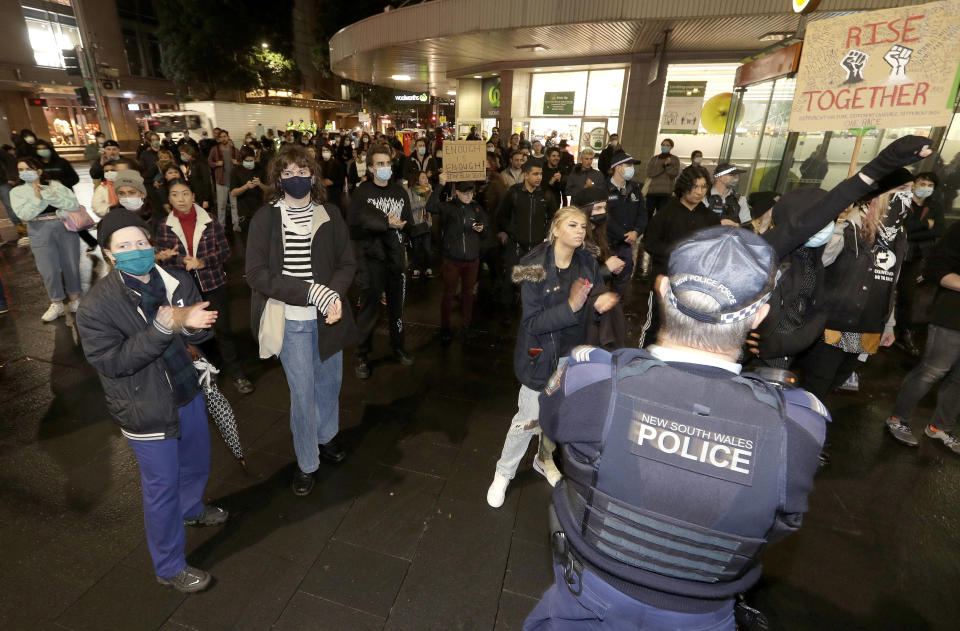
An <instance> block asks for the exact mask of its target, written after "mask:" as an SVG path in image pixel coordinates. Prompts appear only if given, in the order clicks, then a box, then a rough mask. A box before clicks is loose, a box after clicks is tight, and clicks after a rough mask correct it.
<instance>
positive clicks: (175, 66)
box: [155, 0, 300, 99]
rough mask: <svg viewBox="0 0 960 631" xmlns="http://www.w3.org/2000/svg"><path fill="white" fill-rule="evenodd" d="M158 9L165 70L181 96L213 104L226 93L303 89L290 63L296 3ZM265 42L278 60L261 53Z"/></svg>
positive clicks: (210, 3)
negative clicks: (189, 95)
mask: <svg viewBox="0 0 960 631" xmlns="http://www.w3.org/2000/svg"><path fill="white" fill-rule="evenodd" d="M155 6H156V10H157V20H158V22H159V25H158V28H157V38H158V39H159V40H160V47H161V54H162V62H161V66H162V69H163V72H164V74H165V75H166V76H167V77H169V78H170V79H171V80H172V81H173V82H174V83H176V84H177V86H178V87H179V88H180V89H181V90H185V91H195V92H194V95H195V96H198V97H200V98H207V99H210V98H214V97H215V95H216V93H217V90H222V89H230V90H250V89H252V88H256V87H263V86H265V85H267V84H271V85H270V86H269V87H271V88H273V87H274V85H280V84H282V85H284V87H289V86H291V85H292V86H293V88H296V87H298V85H293V84H292V83H291V82H293V83H296V84H299V78H300V73H299V70H298V69H297V68H296V65H295V64H294V62H293V61H291V60H289V59H288V58H287V57H289V56H290V54H291V53H292V42H293V37H292V31H291V13H292V9H293V0H272V1H271V2H269V3H264V2H237V1H235V0H234V1H231V0H163V2H157V3H155ZM261 42H268V43H269V44H270V51H272V52H273V53H275V54H276V55H277V56H276V57H275V56H273V55H268V54H265V52H264V51H262V50H260V43H261ZM270 51H266V52H270ZM281 57H282V58H283V59H280V58H281Z"/></svg>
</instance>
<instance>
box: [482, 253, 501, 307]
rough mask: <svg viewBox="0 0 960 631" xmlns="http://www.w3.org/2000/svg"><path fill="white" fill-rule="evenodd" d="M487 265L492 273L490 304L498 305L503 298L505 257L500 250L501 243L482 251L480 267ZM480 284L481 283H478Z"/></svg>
mask: <svg viewBox="0 0 960 631" xmlns="http://www.w3.org/2000/svg"><path fill="white" fill-rule="evenodd" d="M484 263H486V264H487V269H488V270H489V271H490V294H489V296H490V302H493V303H494V304H496V305H498V306H499V304H500V302H501V301H502V296H503V283H504V277H503V256H502V252H501V248H500V242H499V241H498V242H497V243H496V245H493V246H488V247H485V248H483V249H481V250H480V265H481V266H482V265H483V264H484ZM478 282H479V281H478Z"/></svg>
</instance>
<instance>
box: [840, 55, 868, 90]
mask: <svg viewBox="0 0 960 631" xmlns="http://www.w3.org/2000/svg"><path fill="white" fill-rule="evenodd" d="M868 59H870V55H868V54H867V53H864V52H861V51H859V50H853V49H851V50H850V51H849V52H848V53H847V55H846V56H845V57H844V58H843V60H842V61H841V62H840V65H841V66H843V69H844V70H846V71H847V79H846V80H845V81H844V83H860V82H861V81H863V67H864V66H865V65H867V60H868Z"/></svg>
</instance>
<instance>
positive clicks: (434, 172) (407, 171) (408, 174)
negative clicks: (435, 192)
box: [403, 151, 439, 188]
mask: <svg viewBox="0 0 960 631" xmlns="http://www.w3.org/2000/svg"><path fill="white" fill-rule="evenodd" d="M421 171H429V172H430V183H431V184H433V183H434V182H435V181H436V178H437V177H438V176H439V169H438V168H437V160H436V159H435V158H434V157H433V156H430V155H426V156H424V157H423V162H421V161H420V156H418V155H417V154H416V151H414V152H413V153H411V154H410V157H409V158H407V161H406V164H405V165H404V169H403V178H404V179H405V180H406V181H407V182H408V183H409V184H410V186H411V187H413V186H416V185H417V177H418V176H419V175H420V172H421ZM434 188H436V187H434Z"/></svg>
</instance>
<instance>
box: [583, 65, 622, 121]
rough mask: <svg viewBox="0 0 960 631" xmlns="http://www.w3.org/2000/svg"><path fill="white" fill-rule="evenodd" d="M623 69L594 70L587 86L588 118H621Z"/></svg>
mask: <svg viewBox="0 0 960 631" xmlns="http://www.w3.org/2000/svg"><path fill="white" fill-rule="evenodd" d="M625 72H626V71H625V70H624V69H623V68H614V69H613V70H592V71H591V72H590V82H589V83H588V84H587V116H620V99H621V97H622V96H623V75H624V73H625Z"/></svg>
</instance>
